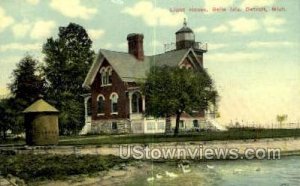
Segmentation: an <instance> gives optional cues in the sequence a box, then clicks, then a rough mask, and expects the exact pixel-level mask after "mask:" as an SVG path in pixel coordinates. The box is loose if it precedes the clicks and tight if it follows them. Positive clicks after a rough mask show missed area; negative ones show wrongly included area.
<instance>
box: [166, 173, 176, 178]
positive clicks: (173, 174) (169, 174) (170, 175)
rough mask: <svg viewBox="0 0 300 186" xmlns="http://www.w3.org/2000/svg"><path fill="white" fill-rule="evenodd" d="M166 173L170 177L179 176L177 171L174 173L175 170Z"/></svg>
mask: <svg viewBox="0 0 300 186" xmlns="http://www.w3.org/2000/svg"><path fill="white" fill-rule="evenodd" d="M166 175H167V176H168V177H170V178H176V177H178V175H177V174H175V173H173V172H168V171H166Z"/></svg>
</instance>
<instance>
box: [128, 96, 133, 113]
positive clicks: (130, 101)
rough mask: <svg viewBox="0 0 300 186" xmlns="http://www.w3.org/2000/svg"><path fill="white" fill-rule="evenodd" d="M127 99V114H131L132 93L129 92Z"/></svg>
mask: <svg viewBox="0 0 300 186" xmlns="http://www.w3.org/2000/svg"><path fill="white" fill-rule="evenodd" d="M128 98H129V114H132V107H131V106H132V93H131V92H129V94H128Z"/></svg>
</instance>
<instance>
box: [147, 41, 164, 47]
mask: <svg viewBox="0 0 300 186" xmlns="http://www.w3.org/2000/svg"><path fill="white" fill-rule="evenodd" d="M149 45H150V47H162V46H163V44H162V42H160V41H158V40H152V41H151V42H150V43H149Z"/></svg>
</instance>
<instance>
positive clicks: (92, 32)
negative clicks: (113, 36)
mask: <svg viewBox="0 0 300 186" xmlns="http://www.w3.org/2000/svg"><path fill="white" fill-rule="evenodd" d="M104 33H105V31H104V30H103V29H88V34H89V36H90V38H91V39H92V40H96V39H99V38H101V37H102V36H103V35H104Z"/></svg>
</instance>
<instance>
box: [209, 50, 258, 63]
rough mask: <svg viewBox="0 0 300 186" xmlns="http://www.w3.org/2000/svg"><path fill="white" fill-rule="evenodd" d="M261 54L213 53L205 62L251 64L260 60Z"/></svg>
mask: <svg viewBox="0 0 300 186" xmlns="http://www.w3.org/2000/svg"><path fill="white" fill-rule="evenodd" d="M262 57H263V55H262V54H261V53H249V52H232V53H214V54H210V55H207V56H206V59H207V61H216V62H251V61H257V60H260V59H262Z"/></svg>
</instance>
